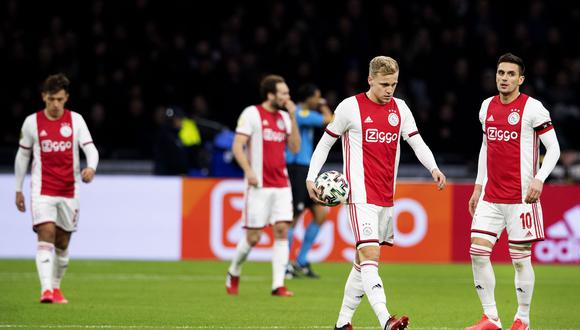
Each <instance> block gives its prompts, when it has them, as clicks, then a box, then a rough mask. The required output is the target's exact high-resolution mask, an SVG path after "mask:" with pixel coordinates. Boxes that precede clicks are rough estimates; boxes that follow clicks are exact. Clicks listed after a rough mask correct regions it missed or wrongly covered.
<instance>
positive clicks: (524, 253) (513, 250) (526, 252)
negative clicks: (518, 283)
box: [509, 244, 532, 271]
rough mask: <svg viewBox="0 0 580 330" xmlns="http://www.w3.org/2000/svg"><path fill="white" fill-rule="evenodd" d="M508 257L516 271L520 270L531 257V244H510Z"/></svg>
mask: <svg viewBox="0 0 580 330" xmlns="http://www.w3.org/2000/svg"><path fill="white" fill-rule="evenodd" d="M509 252H510V258H511V259H512V263H513V265H514V268H515V269H516V271H520V270H522V269H523V268H524V267H525V266H526V265H527V264H529V263H530V262H531V259H532V246H531V244H525V245H524V244H510V246H509Z"/></svg>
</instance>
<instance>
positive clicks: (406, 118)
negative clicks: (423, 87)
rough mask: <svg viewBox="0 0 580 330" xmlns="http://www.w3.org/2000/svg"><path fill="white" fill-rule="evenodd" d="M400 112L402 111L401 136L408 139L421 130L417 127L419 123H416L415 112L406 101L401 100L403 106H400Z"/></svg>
mask: <svg viewBox="0 0 580 330" xmlns="http://www.w3.org/2000/svg"><path fill="white" fill-rule="evenodd" d="M399 112H400V113H401V121H402V122H401V136H402V137H403V140H405V141H407V139H408V138H410V137H412V136H413V135H417V134H419V130H418V129H417V124H416V123H415V118H414V117H413V113H412V112H411V109H409V106H407V103H405V101H403V102H401V106H400V108H399Z"/></svg>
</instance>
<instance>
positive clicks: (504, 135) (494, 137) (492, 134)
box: [487, 127, 518, 142]
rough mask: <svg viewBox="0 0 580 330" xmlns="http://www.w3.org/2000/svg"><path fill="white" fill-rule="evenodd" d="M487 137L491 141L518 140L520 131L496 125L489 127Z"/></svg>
mask: <svg viewBox="0 0 580 330" xmlns="http://www.w3.org/2000/svg"><path fill="white" fill-rule="evenodd" d="M487 139H488V140H490V141H506V142H507V141H509V140H517V139H518V132H516V131H508V130H505V131H504V130H501V129H497V128H495V127H488V128H487Z"/></svg>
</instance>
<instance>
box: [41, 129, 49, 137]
mask: <svg viewBox="0 0 580 330" xmlns="http://www.w3.org/2000/svg"><path fill="white" fill-rule="evenodd" d="M39 135H40V137H45V136H47V135H48V134H47V133H46V131H45V130H42V131H40V134H39Z"/></svg>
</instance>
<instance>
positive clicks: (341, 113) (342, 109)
mask: <svg viewBox="0 0 580 330" xmlns="http://www.w3.org/2000/svg"><path fill="white" fill-rule="evenodd" d="M349 129H350V121H349V118H348V105H347V104H346V100H345V101H342V102H341V103H340V104H339V105H338V106H337V107H336V111H334V118H333V119H332V121H331V122H330V123H329V124H328V125H327V126H326V129H325V130H324V131H325V132H326V133H327V134H328V135H330V136H332V137H334V138H339V137H340V136H341V135H342V134H344V132H346V131H348V130H349Z"/></svg>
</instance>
